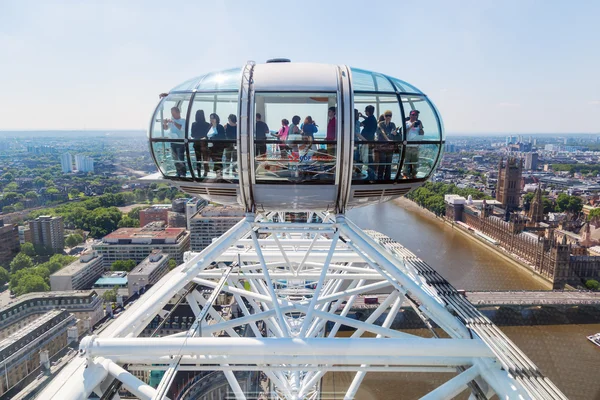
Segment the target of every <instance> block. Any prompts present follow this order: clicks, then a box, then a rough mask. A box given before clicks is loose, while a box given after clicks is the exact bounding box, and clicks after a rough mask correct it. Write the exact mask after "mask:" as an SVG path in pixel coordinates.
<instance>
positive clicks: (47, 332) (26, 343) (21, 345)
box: [0, 310, 78, 396]
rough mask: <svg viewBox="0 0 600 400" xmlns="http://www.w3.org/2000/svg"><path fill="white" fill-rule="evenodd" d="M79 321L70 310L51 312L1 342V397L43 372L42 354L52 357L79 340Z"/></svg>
mask: <svg viewBox="0 0 600 400" xmlns="http://www.w3.org/2000/svg"><path fill="white" fill-rule="evenodd" d="M76 324H77V321H76V318H75V316H74V315H72V314H70V313H69V312H68V311H67V310H51V311H48V312H46V313H45V314H43V315H42V316H41V317H39V318H37V319H36V320H35V321H33V322H31V323H29V324H27V325H24V326H23V327H22V328H20V329H18V330H17V331H15V332H14V333H12V334H11V335H10V336H8V337H6V338H4V339H3V340H2V341H1V342H0V396H1V395H3V394H4V393H5V392H6V391H7V390H9V389H11V388H13V387H15V386H16V385H17V384H19V383H20V382H22V381H23V380H24V379H25V378H26V377H27V376H28V375H30V374H32V373H35V374H38V373H39V372H40V371H39V370H38V368H39V367H40V353H41V352H43V351H47V352H48V356H50V357H51V356H53V355H54V354H56V353H58V352H59V351H61V350H62V349H64V348H65V347H66V346H67V345H68V344H69V342H71V341H77V340H78V330H77V327H76Z"/></svg>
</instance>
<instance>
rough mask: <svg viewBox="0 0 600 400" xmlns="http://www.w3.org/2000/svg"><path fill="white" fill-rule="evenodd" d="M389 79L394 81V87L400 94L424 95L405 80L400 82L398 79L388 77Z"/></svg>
mask: <svg viewBox="0 0 600 400" xmlns="http://www.w3.org/2000/svg"><path fill="white" fill-rule="evenodd" d="M388 78H390V79H391V80H392V82H394V85H395V86H396V88H397V89H398V91H400V92H408V93H418V94H422V93H423V92H421V91H420V90H419V89H417V88H416V87H414V86H413V85H411V84H410V83H407V82H404V81H403V80H400V79H397V78H392V77H388Z"/></svg>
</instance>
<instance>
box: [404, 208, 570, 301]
mask: <svg viewBox="0 0 600 400" xmlns="http://www.w3.org/2000/svg"><path fill="white" fill-rule="evenodd" d="M393 201H394V203H395V204H396V205H397V206H399V207H402V208H404V209H406V210H409V211H415V212H418V213H420V214H421V215H423V216H425V217H427V218H429V219H431V220H435V221H437V222H439V223H441V224H444V225H447V226H449V227H450V228H452V229H453V230H454V231H456V232H458V233H459V234H461V235H463V236H465V237H466V238H469V239H470V240H471V241H473V242H475V243H478V244H479V245H481V246H484V247H485V248H486V249H488V250H490V251H491V252H492V253H494V254H495V255H497V256H498V257H501V258H502V259H503V260H505V261H507V262H508V263H510V264H511V265H513V266H515V267H517V268H519V269H520V270H522V271H524V272H527V274H528V275H530V276H531V277H532V278H534V279H535V280H536V281H538V282H540V283H541V284H542V285H544V287H546V288H548V289H549V290H551V289H552V282H551V281H550V280H549V279H547V278H546V277H544V276H542V275H540V274H538V273H537V272H535V271H534V269H533V266H530V265H529V264H527V263H525V262H523V261H522V260H521V259H519V258H518V257H516V256H515V255H514V254H512V253H510V252H508V251H506V250H504V249H502V248H501V247H498V246H496V245H493V244H492V243H490V242H488V241H486V240H484V239H483V238H481V237H479V236H476V235H474V234H473V233H471V232H469V231H468V230H467V229H465V228H464V227H462V226H460V225H458V224H455V223H454V222H453V221H449V220H448V219H447V218H445V217H438V216H437V215H435V214H434V213H432V212H431V211H429V210H428V209H426V208H424V207H421V206H419V205H418V204H417V203H415V202H414V201H412V200H410V199H407V198H406V197H400V198H398V199H395V200H393ZM566 289H570V287H566Z"/></svg>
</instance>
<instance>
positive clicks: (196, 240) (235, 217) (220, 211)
mask: <svg viewBox="0 0 600 400" xmlns="http://www.w3.org/2000/svg"><path fill="white" fill-rule="evenodd" d="M244 215H245V214H244V210H243V209H242V208H241V207H230V206H215V205H209V206H206V207H204V208H203V209H202V210H200V211H198V212H197V213H196V215H194V216H193V217H192V220H191V221H190V236H191V246H192V251H202V250H203V249H204V248H206V247H207V246H208V245H209V244H211V243H212V240H213V239H214V238H218V237H219V236H221V235H222V234H224V233H225V232H227V231H228V230H229V229H230V228H231V227H233V226H234V225H235V224H237V223H238V222H239V221H240V220H241V219H242V218H244Z"/></svg>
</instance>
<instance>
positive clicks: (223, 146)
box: [163, 105, 424, 180]
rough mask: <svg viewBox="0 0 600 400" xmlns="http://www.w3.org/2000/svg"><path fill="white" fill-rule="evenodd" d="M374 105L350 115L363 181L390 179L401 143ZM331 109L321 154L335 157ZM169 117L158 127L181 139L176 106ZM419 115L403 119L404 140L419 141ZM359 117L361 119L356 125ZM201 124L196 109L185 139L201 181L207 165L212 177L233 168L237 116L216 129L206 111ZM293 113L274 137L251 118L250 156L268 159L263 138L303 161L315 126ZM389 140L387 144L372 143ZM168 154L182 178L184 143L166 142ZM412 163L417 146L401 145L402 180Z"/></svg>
mask: <svg viewBox="0 0 600 400" xmlns="http://www.w3.org/2000/svg"><path fill="white" fill-rule="evenodd" d="M374 113H375V107H374V106H372V105H368V106H367V107H365V114H364V115H363V114H362V113H360V112H358V110H356V109H355V110H354V117H355V120H356V121H355V132H354V140H355V142H357V143H359V142H367V143H364V144H360V143H359V144H358V146H357V148H356V150H355V153H354V162H355V164H358V163H360V162H362V163H363V164H364V165H366V166H367V175H368V176H367V178H368V179H369V180H390V179H391V166H392V160H393V156H394V154H398V155H399V149H400V146H399V145H396V144H394V143H393V142H401V141H402V140H403V138H402V128H401V127H398V126H396V124H395V123H394V122H392V116H393V115H392V112H391V111H389V110H386V111H385V112H384V113H383V114H382V115H381V116H380V117H379V119H376V118H375V116H374ZM335 115H336V108H335V107H329V109H328V123H327V134H326V136H325V141H324V143H325V146H326V152H327V155H328V156H330V157H333V156H335V143H331V142H335V135H336V116H335ZM171 116H172V119H165V120H163V129H164V130H168V131H169V132H170V136H171V138H174V139H175V138H177V139H183V138H184V137H185V119H184V118H181V111H180V110H179V108H178V107H172V108H171ZM418 116H419V111H418V110H412V111H411V112H410V116H409V117H408V118H407V120H406V121H405V124H404V127H405V132H407V134H406V140H409V141H410V140H419V139H418V137H419V135H423V134H424V130H423V124H422V123H421V121H420V120H419V119H418ZM361 119H362V121H361ZM209 121H210V122H207V121H206V117H205V114H204V110H197V111H196V115H195V121H194V122H193V123H192V126H191V130H190V136H191V138H192V139H195V140H194V143H193V147H194V152H195V154H196V170H197V176H198V177H204V178H205V177H207V175H208V173H209V172H210V164H209V162H210V161H212V163H213V172H214V173H215V174H216V176H217V178H220V177H222V174H223V167H224V164H229V165H230V167H231V172H232V173H235V172H236V166H237V149H236V139H237V117H236V116H235V114H230V115H229V117H228V118H227V123H225V124H224V125H221V119H220V117H219V115H218V114H216V113H212V114H210V116H209ZM300 121H301V118H300V116H298V115H295V116H294V117H293V118H292V123H291V124H290V122H289V121H288V120H287V119H283V120H282V121H281V128H280V129H279V131H277V132H276V133H271V132H270V130H269V127H268V125H267V124H266V123H265V122H264V121H262V115H261V114H260V113H257V114H256V130H255V139H256V140H255V142H256V156H257V157H259V158H260V157H264V158H266V157H267V156H268V152H267V135H272V136H273V137H274V138H276V139H277V140H278V142H279V144H278V147H279V153H280V157H281V158H285V159H288V158H289V157H297V158H298V159H300V160H302V159H309V158H310V157H311V156H312V155H313V154H314V153H315V151H316V149H315V145H314V141H315V138H314V134H315V133H317V132H318V125H317V124H316V122H315V121H314V120H313V119H312V117H311V116H307V117H306V118H305V119H304V122H303V123H302V124H301V123H300ZM373 142H392V143H381V144H380V143H373ZM171 152H172V157H173V160H174V164H175V168H176V172H177V176H178V177H185V176H186V171H187V168H186V163H185V144H182V143H171ZM417 163H418V145H412V146H411V145H408V146H407V147H406V154H405V162H404V169H403V171H402V172H403V175H404V177H405V178H414V177H416V164H417Z"/></svg>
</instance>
